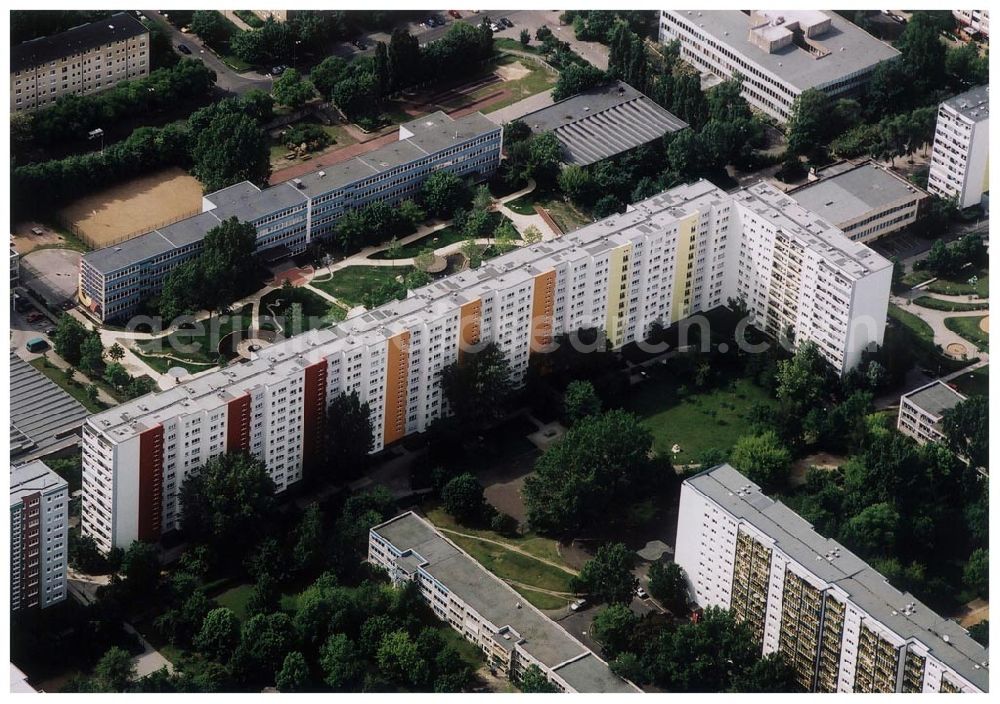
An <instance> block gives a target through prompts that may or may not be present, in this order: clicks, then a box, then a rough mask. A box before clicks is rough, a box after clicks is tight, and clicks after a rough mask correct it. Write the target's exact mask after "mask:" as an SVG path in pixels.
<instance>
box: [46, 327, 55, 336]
mask: <svg viewBox="0 0 1000 704" xmlns="http://www.w3.org/2000/svg"><path fill="white" fill-rule="evenodd" d="M44 332H45V336H46V337H52V336H53V335H55V334H56V329H55V328H45V330H44Z"/></svg>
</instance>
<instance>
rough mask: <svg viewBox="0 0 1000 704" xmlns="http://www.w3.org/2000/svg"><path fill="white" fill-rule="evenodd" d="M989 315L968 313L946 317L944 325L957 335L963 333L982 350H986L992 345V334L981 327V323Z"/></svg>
mask: <svg viewBox="0 0 1000 704" xmlns="http://www.w3.org/2000/svg"><path fill="white" fill-rule="evenodd" d="M987 317H988V316H985V315H966V316H962V317H955V318H945V319H944V325H945V327H946V328H948V329H949V330H951V331H952V332H953V333H955V334H956V335H961V336H962V337H963V338H964V339H966V340H968V341H969V342H971V343H973V344H974V345H976V347H978V348H979V349H980V350H981V351H983V352H986V351H987V350H988V349H989V347H990V334H989V333H988V332H985V331H984V330H983V329H982V328H981V327H980V323H982V321H983V319H984V318H987Z"/></svg>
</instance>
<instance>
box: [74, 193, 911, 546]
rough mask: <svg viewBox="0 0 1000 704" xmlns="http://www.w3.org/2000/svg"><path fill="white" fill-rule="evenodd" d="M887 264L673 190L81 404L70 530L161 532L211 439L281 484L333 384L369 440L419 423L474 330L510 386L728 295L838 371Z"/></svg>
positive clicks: (101, 541) (872, 327) (105, 540)
mask: <svg viewBox="0 0 1000 704" xmlns="http://www.w3.org/2000/svg"><path fill="white" fill-rule="evenodd" d="M891 270H892V266H891V264H890V263H889V262H888V261H886V260H885V259H883V258H882V257H879V256H878V255H876V254H875V253H874V252H872V251H871V250H870V249H868V248H867V247H865V246H863V245H861V244H858V243H855V242H851V241H850V240H848V239H847V238H845V237H844V236H843V235H842V234H841V233H840V232H839V231H838V230H837V229H836V228H833V227H831V226H830V225H828V224H826V223H825V222H823V221H822V220H820V219H819V218H816V217H815V216H812V215H810V214H809V213H807V212H806V211H804V210H803V209H802V208H800V207H799V206H797V205H796V204H795V203H794V202H793V201H792V200H791V199H789V198H788V197H787V196H784V195H783V194H781V193H780V192H779V191H777V190H775V189H774V188H773V187H771V186H768V185H767V184H763V183H761V184H757V185H755V186H754V187H752V188H751V189H748V190H745V191H740V192H738V193H736V194H727V193H725V192H723V191H721V190H720V189H718V188H716V187H715V186H713V185H712V184H711V183H709V182H707V181H698V182H696V183H693V184H689V185H686V186H681V187H678V188H674V189H671V190H669V191H666V192H664V193H661V194H659V195H657V196H654V197H652V198H649V199H647V200H645V201H642V202H640V203H637V204H635V205H634V206H632V207H631V208H630V210H629V211H628V212H626V213H623V214H620V215H615V216H612V217H610V218H607V219H605V220H602V221H600V222H597V223H594V224H591V225H588V226H586V227H584V228H582V229H580V230H577V231H576V232H573V233H571V234H568V235H565V236H563V237H561V238H559V239H556V240H553V241H550V242H542V243H539V244H536V245H532V246H529V247H524V248H522V249H519V250H516V251H514V252H511V253H509V254H506V255H503V256H500V257H496V258H494V259H491V260H489V261H488V262H486V263H485V264H484V265H483V266H481V267H479V268H478V269H474V270H466V271H463V272H460V273H458V274H454V275H452V276H448V277H445V278H443V279H440V280H438V281H436V282H434V283H432V284H429V285H427V286H424V287H422V288H420V289H418V290H415V291H411V292H410V293H409V296H408V297H407V298H406V299H405V300H402V301H393V302H391V303H388V304H386V305H384V306H381V307H380V308H377V309H375V310H372V311H370V312H367V313H363V314H360V315H356V316H354V317H352V318H349V319H348V320H346V321H344V322H342V323H339V324H337V325H336V326H334V327H331V328H327V329H321V330H313V331H309V332H306V333H303V334H301V335H298V336H296V337H293V338H290V339H288V340H285V341H283V342H279V343H277V344H275V345H272V346H271V347H268V348H266V349H264V350H262V351H260V352H259V353H257V355H256V359H254V360H253V361H249V362H246V363H242V364H231V365H229V366H228V367H226V368H225V369H223V370H220V371H216V372H212V373H209V374H206V375H202V376H199V377H198V378H195V379H193V380H191V381H189V382H186V383H184V384H181V385H179V386H177V387H175V388H173V389H170V390H167V391H162V392H159V393H155V394H150V395H148V396H145V397H142V398H139V399H135V400H133V401H130V402H128V403H125V404H122V405H120V406H116V407H115V408H113V409H109V410H107V411H104V412H103V413H99V414H97V415H94V416H92V417H91V418H89V419H88V421H87V423H86V425H85V426H84V430H83V488H84V499H83V514H82V525H83V531H84V532H85V533H86V534H88V535H92V536H93V537H94V539H95V540H96V541H97V543H98V545H100V546H101V548H102V549H103V550H110V549H111V547H113V546H116V545H117V546H127V545H128V544H129V542H131V541H132V540H135V539H137V538H138V539H148V540H155V539H157V538H158V537H159V535H160V534H161V533H163V532H167V531H170V530H174V529H176V528H179V527H180V513H179V507H178V496H179V491H180V487H181V485H182V484H183V481H184V479H185V477H186V476H187V474H188V473H189V472H190V471H191V470H192V469H193V468H195V467H197V466H199V465H200V464H202V463H204V462H205V461H206V460H207V459H208V458H209V457H211V456H213V455H215V454H218V453H221V452H234V451H246V452H249V453H250V454H252V455H253V456H255V457H258V458H259V459H261V460H262V461H263V462H264V463H265V465H266V466H267V468H268V471H269V472H271V475H272V477H273V479H274V481H275V483H276V484H277V485H278V488H279V490H283V489H285V488H287V487H288V486H289V485H290V484H292V483H294V482H296V481H298V480H299V479H301V477H302V472H303V468H304V467H305V466H307V465H309V463H310V462H313V461H318V458H319V457H320V456H321V454H322V448H323V443H324V439H323V427H324V414H325V410H326V408H327V406H328V405H329V404H330V402H331V401H332V400H333V399H334V398H335V397H337V396H338V395H340V394H342V393H348V394H349V393H356V394H357V395H358V397H359V399H360V400H361V401H362V402H366V403H368V404H369V406H370V408H371V418H372V422H373V424H374V427H375V437H374V438H373V450H374V451H379V450H381V449H382V448H383V447H385V446H387V445H390V444H392V443H394V442H397V441H398V440H400V439H402V438H403V437H405V436H406V435H409V434H411V433H415V432H422V431H424V430H426V429H427V427H428V426H429V425H430V424H431V423H432V422H433V421H434V420H435V419H437V418H440V417H442V416H443V415H445V414H446V413H447V412H448V409H447V404H446V401H445V399H444V393H443V390H442V388H441V386H442V385H441V379H440V371H441V369H442V368H443V367H444V366H446V365H449V364H451V363H452V362H455V361H457V360H460V359H461V358H462V355H463V354H464V353H465V352H466V351H468V350H474V349H476V348H477V346H479V345H481V344H485V343H488V342H495V343H496V344H497V345H498V346H499V347H500V349H501V350H502V351H503V352H504V354H505V355H506V356H507V358H508V360H509V361H510V364H511V367H512V370H513V374H514V376H515V381H518V382H519V381H521V380H522V379H523V378H524V374H525V372H526V371H527V369H528V362H529V358H530V357H531V356H532V355H534V354H544V353H545V352H547V351H548V350H550V349H551V343H552V342H553V339H554V338H555V337H556V336H558V335H560V334H564V333H565V334H569V333H573V332H575V331H577V330H579V329H581V328H591V327H596V328H600V329H602V330H604V331H605V332H606V335H607V338H608V340H609V342H610V343H611V344H612V346H613V347H615V348H620V347H622V346H623V345H626V344H628V343H631V342H635V341H638V340H642V339H645V337H646V335H647V333H648V331H649V329H650V327H651V326H652V325H653V323H656V322H660V323H663V324H664V325H669V324H672V323H676V322H677V321H680V320H682V319H684V318H687V317H689V316H691V315H693V314H695V313H700V312H706V311H709V310H711V309H714V308H717V307H719V306H723V305H726V303H727V301H728V300H729V299H731V298H742V299H743V300H744V301H745V303H746V304H747V307H748V309H749V311H750V315H751V317H752V321H751V322H754V323H755V324H756V325H758V326H759V327H760V328H761V329H764V330H766V331H768V332H771V333H772V334H774V335H785V334H788V335H789V336H790V337H791V340H792V342H793V343H794V344H798V343H801V342H803V341H806V340H812V341H814V342H816V344H817V346H818V348H819V350H820V352H821V354H823V355H824V357H826V359H828V360H829V361H830V363H831V364H832V365H833V367H834V369H836V370H837V371H838V372H840V373H843V372H844V371H846V370H847V369H850V368H851V367H852V366H854V365H855V364H856V363H857V362H858V360H859V359H860V358H861V355H862V353H863V352H864V351H865V350H867V349H869V348H871V347H873V346H877V345H880V344H881V343H882V337H883V333H884V329H885V317H886V308H887V305H888V295H889V285H890V279H891Z"/></svg>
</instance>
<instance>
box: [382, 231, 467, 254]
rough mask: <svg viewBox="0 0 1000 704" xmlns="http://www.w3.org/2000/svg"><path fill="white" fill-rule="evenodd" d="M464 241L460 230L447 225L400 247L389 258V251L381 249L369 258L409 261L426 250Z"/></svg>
mask: <svg viewBox="0 0 1000 704" xmlns="http://www.w3.org/2000/svg"><path fill="white" fill-rule="evenodd" d="M465 239H466V237H465V235H464V234H463V233H462V231H461V230H459V229H457V228H454V227H452V226H451V225H449V226H448V227H445V228H442V229H440V230H437V231H436V232H432V233H430V234H429V235H425V236H424V237H421V238H420V239H418V240H414V241H413V242H410V243H408V244H404V245H402V246H401V247H400V248H399V251H398V252H394V253H393V256H389V250H387V249H383V250H382V251H380V252H375V254H373V255H371V257H370V258H371V259H409V258H411V257H415V256H417V255H418V254H420V253H421V252H423V251H424V250H425V249H427V248H430V249H440V248H441V247H447V246H448V245H449V244H455V243H456V242H463V241H465Z"/></svg>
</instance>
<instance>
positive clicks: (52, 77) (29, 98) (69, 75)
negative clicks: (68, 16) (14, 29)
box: [10, 12, 149, 112]
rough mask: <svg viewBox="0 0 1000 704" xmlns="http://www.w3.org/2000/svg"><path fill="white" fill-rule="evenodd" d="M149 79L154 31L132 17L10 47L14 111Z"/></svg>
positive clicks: (123, 15)
mask: <svg viewBox="0 0 1000 704" xmlns="http://www.w3.org/2000/svg"><path fill="white" fill-rule="evenodd" d="M147 75H149V30H148V29H146V27H145V25H143V24H142V22H140V21H139V20H137V19H136V18H135V17H133V16H132V15H130V14H128V13H125V12H119V13H116V14H114V15H111V16H110V17H107V18H105V19H102V20H97V21H96V22H90V23H89V24H83V25H80V26H79V27H73V28H72V29H67V30H66V31H65V32H60V33H59V34H54V35H52V36H51V37H38V38H37V39H32V40H30V41H26V42H22V43H20V44H16V45H14V46H13V47H11V50H10V109H11V112H19V111H21V110H34V109H35V108H41V107H45V106H47V105H51V104H52V103H54V102H55V101H56V99H57V98H59V97H60V96H62V95H91V94H93V93H100V92H101V91H105V90H108V89H109V88H112V87H114V85H115V84H117V83H119V82H120V81H125V80H132V79H136V78H140V77H142V76H147Z"/></svg>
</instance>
